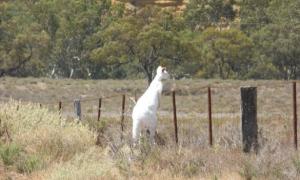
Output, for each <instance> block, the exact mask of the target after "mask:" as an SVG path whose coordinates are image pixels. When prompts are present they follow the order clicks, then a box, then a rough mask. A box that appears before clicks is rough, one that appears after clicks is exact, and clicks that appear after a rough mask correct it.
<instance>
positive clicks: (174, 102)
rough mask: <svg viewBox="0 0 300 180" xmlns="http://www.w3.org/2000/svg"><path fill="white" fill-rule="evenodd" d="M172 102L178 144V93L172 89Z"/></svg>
mask: <svg viewBox="0 0 300 180" xmlns="http://www.w3.org/2000/svg"><path fill="white" fill-rule="evenodd" d="M172 102H173V118H174V128H175V142H176V144H178V129H177V112H176V93H175V91H172Z"/></svg>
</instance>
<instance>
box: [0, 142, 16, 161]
mask: <svg viewBox="0 0 300 180" xmlns="http://www.w3.org/2000/svg"><path fill="white" fill-rule="evenodd" d="M20 152H21V148H20V147H19V146H18V145H16V144H7V145H2V146H1V147H0V156H1V159H2V161H3V163H4V165H6V166H10V165H13V164H14V163H15V162H16V160H17V159H18V157H19V155H20Z"/></svg>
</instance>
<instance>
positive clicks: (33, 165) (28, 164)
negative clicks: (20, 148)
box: [17, 155, 41, 174]
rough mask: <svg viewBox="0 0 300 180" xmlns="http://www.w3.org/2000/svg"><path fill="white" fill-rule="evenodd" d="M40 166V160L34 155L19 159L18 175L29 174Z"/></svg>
mask: <svg viewBox="0 0 300 180" xmlns="http://www.w3.org/2000/svg"><path fill="white" fill-rule="evenodd" d="M40 166H41V160H40V158H39V157H38V156H36V155H27V156H23V157H22V158H20V160H19V161H18V163H17V169H18V171H19V172H20V173H27V174H30V173H32V172H33V171H35V170H37V169H38V168H39V167H40Z"/></svg>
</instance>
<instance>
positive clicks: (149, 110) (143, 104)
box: [132, 66, 169, 143]
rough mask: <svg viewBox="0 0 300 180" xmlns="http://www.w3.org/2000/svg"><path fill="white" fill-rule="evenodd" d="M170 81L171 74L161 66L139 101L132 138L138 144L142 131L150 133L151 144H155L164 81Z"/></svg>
mask: <svg viewBox="0 0 300 180" xmlns="http://www.w3.org/2000/svg"><path fill="white" fill-rule="evenodd" d="M167 79H169V74H168V72H167V69H166V68H165V67H161V66H159V67H158V68H157V70H156V76H155V78H154V79H153V81H152V82H151V84H150V86H149V87H148V89H147V90H146V92H145V93H144V94H143V95H142V96H141V97H140V98H139V99H138V101H137V103H136V105H135V106H134V108H133V112H132V119H133V127H132V138H133V142H134V143H136V142H137V140H138V139H139V136H140V133H141V131H142V130H145V129H148V130H149V131H150V142H151V143H154V135H155V131H156V126H157V114H156V113H157V109H158V107H159V100H160V97H161V93H162V90H163V85H164V81H165V80H167Z"/></svg>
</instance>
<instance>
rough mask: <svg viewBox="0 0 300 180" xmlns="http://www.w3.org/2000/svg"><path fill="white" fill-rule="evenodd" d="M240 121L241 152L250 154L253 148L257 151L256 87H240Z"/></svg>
mask: <svg viewBox="0 0 300 180" xmlns="http://www.w3.org/2000/svg"><path fill="white" fill-rule="evenodd" d="M241 113H242V115H241V121H242V137H243V151H244V152H250V150H251V147H252V146H253V148H254V150H255V151H257V150H258V140H257V129H258V126H257V89H256V87H241Z"/></svg>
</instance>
